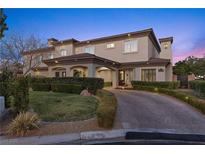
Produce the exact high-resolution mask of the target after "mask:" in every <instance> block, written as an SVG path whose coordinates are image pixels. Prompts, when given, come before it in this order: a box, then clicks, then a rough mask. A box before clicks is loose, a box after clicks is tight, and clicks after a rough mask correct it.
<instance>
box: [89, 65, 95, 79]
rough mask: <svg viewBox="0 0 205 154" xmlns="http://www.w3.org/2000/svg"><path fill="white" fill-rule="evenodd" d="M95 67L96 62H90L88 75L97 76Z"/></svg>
mask: <svg viewBox="0 0 205 154" xmlns="http://www.w3.org/2000/svg"><path fill="white" fill-rule="evenodd" d="M95 69H96V68H95V65H94V64H88V77H95V71H96V70H95Z"/></svg>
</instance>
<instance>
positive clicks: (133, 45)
mask: <svg viewBox="0 0 205 154" xmlns="http://www.w3.org/2000/svg"><path fill="white" fill-rule="evenodd" d="M124 52H125V53H130V52H137V40H130V41H126V42H125V51H124Z"/></svg>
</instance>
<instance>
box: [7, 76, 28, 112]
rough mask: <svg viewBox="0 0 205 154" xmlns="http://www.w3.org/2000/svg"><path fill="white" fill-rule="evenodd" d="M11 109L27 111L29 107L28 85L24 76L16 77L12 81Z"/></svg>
mask: <svg viewBox="0 0 205 154" xmlns="http://www.w3.org/2000/svg"><path fill="white" fill-rule="evenodd" d="M12 96H13V98H14V101H13V104H12V106H11V107H12V109H13V110H14V111H15V112H17V113H19V112H23V111H27V110H28V107H29V85H28V79H27V78H26V77H18V78H16V79H15V82H14V89H13V95H12Z"/></svg>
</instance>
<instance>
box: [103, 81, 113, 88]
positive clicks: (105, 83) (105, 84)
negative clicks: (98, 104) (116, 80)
mask: <svg viewBox="0 0 205 154" xmlns="http://www.w3.org/2000/svg"><path fill="white" fill-rule="evenodd" d="M111 86H112V82H104V87H111Z"/></svg>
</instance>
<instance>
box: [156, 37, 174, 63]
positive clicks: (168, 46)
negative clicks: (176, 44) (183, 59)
mask: <svg viewBox="0 0 205 154" xmlns="http://www.w3.org/2000/svg"><path fill="white" fill-rule="evenodd" d="M159 42H160V47H161V52H160V58H164V59H170V60H171V62H172V43H173V37H166V38H160V39H159Z"/></svg>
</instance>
